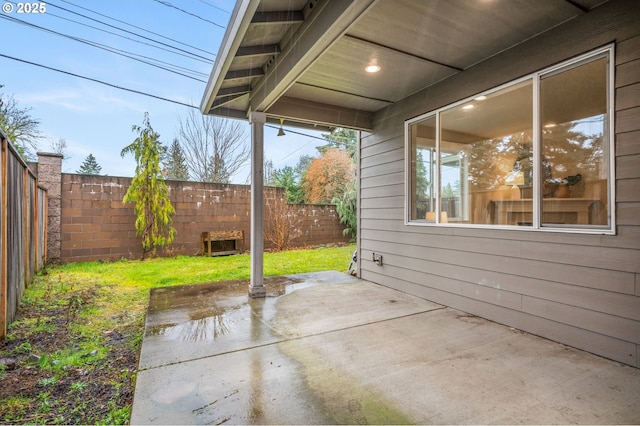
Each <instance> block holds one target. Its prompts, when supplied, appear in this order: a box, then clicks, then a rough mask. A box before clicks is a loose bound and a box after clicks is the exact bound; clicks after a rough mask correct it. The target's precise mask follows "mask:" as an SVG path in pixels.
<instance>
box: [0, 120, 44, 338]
mask: <svg viewBox="0 0 640 426" xmlns="http://www.w3.org/2000/svg"><path fill="white" fill-rule="evenodd" d="M0 139H1V141H2V155H1V159H0V176H2V189H1V190H0V272H1V278H0V339H2V338H4V337H5V336H6V334H7V326H8V325H9V324H10V323H11V322H12V321H13V319H14V316H15V313H16V310H17V309H18V304H19V303H20V300H21V299H22V295H23V294H24V290H25V288H26V286H27V285H28V284H29V283H30V282H31V280H32V279H33V276H34V274H35V273H36V271H37V270H39V269H40V268H42V267H43V266H44V264H45V261H46V259H45V256H46V235H47V234H46V223H47V192H46V190H45V189H43V188H41V187H39V186H38V180H37V178H36V176H35V175H34V174H33V172H32V171H31V170H30V169H29V167H28V166H27V164H26V163H25V162H24V161H23V160H22V158H21V157H20V155H19V154H18V152H17V151H16V150H15V148H14V147H13V146H12V144H11V143H10V142H9V140H8V139H7V137H6V135H5V134H4V133H2V131H0Z"/></svg>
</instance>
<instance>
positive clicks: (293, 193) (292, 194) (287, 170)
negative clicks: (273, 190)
mask: <svg viewBox="0 0 640 426" xmlns="http://www.w3.org/2000/svg"><path fill="white" fill-rule="evenodd" d="M273 184H274V185H275V186H279V187H282V188H285V189H286V190H287V202H288V203H289V204H302V203H304V189H302V187H301V186H300V176H299V174H298V173H297V172H296V169H294V168H293V167H291V166H285V167H283V168H282V169H277V170H276V171H275V172H274V174H273Z"/></svg>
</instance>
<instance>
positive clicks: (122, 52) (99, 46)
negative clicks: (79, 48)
mask: <svg viewBox="0 0 640 426" xmlns="http://www.w3.org/2000/svg"><path fill="white" fill-rule="evenodd" d="M0 18H3V19H7V20H9V21H13V22H17V23H20V24H23V25H26V26H29V27H32V28H35V29H39V30H42V31H46V32H49V33H52V34H55V35H57V36H60V37H64V38H68V39H71V40H74V41H77V42H79V43H83V44H87V45H89V46H93V47H95V48H97V49H102V50H106V51H107V52H111V53H114V54H116V55H120V56H124V57H126V58H129V59H132V60H134V61H138V62H141V63H143V64H146V65H149V66H152V67H155V68H159V69H161V70H164V71H168V72H171V73H174V74H177V75H180V76H183V77H186V78H190V79H192V80H195V81H199V82H201V83H206V81H205V80H200V79H198V78H196V77H193V76H190V75H187V74H184V73H181V72H178V71H175V70H172V69H169V68H166V67H163V66H160V65H157V64H153V63H151V62H149V61H145V60H142V59H139V58H136V57H135V56H132V55H136V56H140V57H143V58H146V59H151V60H154V61H157V62H160V63H165V64H168V63H166V62H163V61H158V60H156V59H153V58H148V57H146V56H142V55H137V54H135V53H131V52H127V51H125V50H121V49H116V48H112V47H109V46H106V45H103V44H100V43H96V42H93V41H89V40H85V39H82V38H78V37H74V36H70V35H66V34H62V33H59V32H57V31H53V30H50V29H47V28H44V27H41V26H39V25H35V24H31V23H29V22H25V21H23V20H21V19H17V18H14V17H10V16H6V15H0ZM168 65H170V66H172V67H176V68H183V67H180V66H178V65H174V64H168ZM183 69H186V68H183ZM187 71H189V72H192V73H198V74H200V75H202V76H205V74H203V73H200V72H197V71H193V70H188V69H187Z"/></svg>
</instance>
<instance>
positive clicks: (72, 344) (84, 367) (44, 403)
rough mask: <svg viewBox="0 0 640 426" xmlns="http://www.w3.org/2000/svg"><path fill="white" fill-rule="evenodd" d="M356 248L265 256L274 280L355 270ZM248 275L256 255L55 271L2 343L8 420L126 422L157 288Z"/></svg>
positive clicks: (0, 401)
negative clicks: (148, 313) (152, 294)
mask: <svg viewBox="0 0 640 426" xmlns="http://www.w3.org/2000/svg"><path fill="white" fill-rule="evenodd" d="M354 249H355V247H354V246H353V245H350V246H344V247H332V248H317V249H310V250H291V251H285V252H279V253H265V255H264V264H265V266H264V271H265V276H278V275H289V274H299V273H309V272H319V271H326V270H339V271H346V269H347V266H348V264H349V260H350V259H351V254H352V253H353V250H354ZM249 274H250V257H249V255H247V254H244V255H237V256H230V257H188V256H178V257H174V258H165V259H160V258H158V259H147V260H144V261H133V260H122V261H118V262H85V263H75V264H66V265H60V266H55V267H49V268H47V269H46V270H45V271H43V272H41V273H40V274H38V276H37V277H36V278H35V280H34V282H33V283H32V284H31V285H30V286H29V287H28V288H27V290H26V292H25V295H24V298H23V301H22V304H21V305H20V307H19V309H18V313H17V315H16V320H15V321H14V323H13V324H11V326H10V327H9V330H8V336H7V338H6V339H5V340H4V341H2V342H0V359H12V360H13V361H14V363H13V364H11V365H3V364H1V362H3V361H0V378H2V386H0V423H47V424H127V423H128V422H129V419H130V417H131V404H132V401H133V390H134V386H135V378H136V368H137V364H138V356H139V351H140V343H141V342H142V335H143V329H144V315H145V311H146V307H147V305H148V302H149V290H150V289H152V288H156V287H165V286H175V285H183V284H198V283H207V282H215V281H228V280H248V279H249V278H250V276H249Z"/></svg>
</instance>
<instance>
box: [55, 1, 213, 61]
mask: <svg viewBox="0 0 640 426" xmlns="http://www.w3.org/2000/svg"><path fill="white" fill-rule="evenodd" d="M47 6H53V7H55V8H57V9H61V10H64V11H65V12H69V13H72V14H74V15H78V16H82V17H83V18H86V19H89V20H91V21H94V22H98V23H100V24H102V25H106V26H108V27H111V28H115V29H116V30H119V31H123V32H125V33H129V34H133V35H135V36H136V37H140V38H143V39H145V40H149V41H152V42H154V43H158V44H161V45H163V46H167V47H170V48H172V49H175V50H179V51H181V52H184V53H188V54H190V55H193V56H197V57H199V58H202V59H207V60H208V59H209V58H205V57H204V56H201V55H196V54H195V53H192V52H189V51H187V50H184V49H181V48H179V47H175V46H171V45H170V44H167V43H163V42H161V41H158V40H154V39H152V38H149V37H145V36H143V35H141V34H137V33H134V32H133V31H129V30H125V29H124V28H120V27H116V26H115V25H111V24H108V23H106V22H103V21H100V20H98V19H94V18H91V17H90V16H87V15H83V14H81V13H78V12H74V11H73V10H69V9H67V8H64V7H62V6H57V5H55V4H53V3H51V2H50V1H47Z"/></svg>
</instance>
